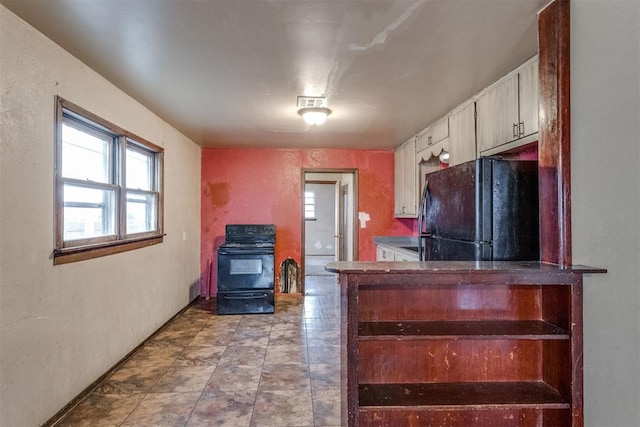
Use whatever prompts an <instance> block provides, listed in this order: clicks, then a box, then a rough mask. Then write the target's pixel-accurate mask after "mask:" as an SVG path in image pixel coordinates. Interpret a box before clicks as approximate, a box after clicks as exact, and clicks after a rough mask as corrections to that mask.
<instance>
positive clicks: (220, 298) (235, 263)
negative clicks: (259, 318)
mask: <svg viewBox="0 0 640 427" xmlns="http://www.w3.org/2000/svg"><path fill="white" fill-rule="evenodd" d="M274 258H275V257H274V254H273V249H264V248H252V247H240V248H239V247H235V248H224V247H221V248H219V249H218V294H217V307H218V314H245V313H273V312H274V308H275V304H274V282H275V259H274Z"/></svg>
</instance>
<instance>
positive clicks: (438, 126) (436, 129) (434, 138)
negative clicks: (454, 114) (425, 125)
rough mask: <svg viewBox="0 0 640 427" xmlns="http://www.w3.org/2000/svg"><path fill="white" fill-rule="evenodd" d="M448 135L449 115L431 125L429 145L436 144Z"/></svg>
mask: <svg viewBox="0 0 640 427" xmlns="http://www.w3.org/2000/svg"><path fill="white" fill-rule="evenodd" d="M448 137H449V117H444V118H442V119H440V120H438V121H437V122H435V123H434V124H433V126H431V138H430V139H429V145H432V144H437V143H438V142H440V141H442V140H443V139H445V138H448Z"/></svg>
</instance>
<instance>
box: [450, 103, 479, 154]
mask: <svg viewBox="0 0 640 427" xmlns="http://www.w3.org/2000/svg"><path fill="white" fill-rule="evenodd" d="M475 114H476V108H475V103H474V102H473V101H468V102H466V103H464V104H462V106H461V107H460V108H457V109H456V110H454V111H453V112H452V113H451V116H449V166H453V165H458V164H460V163H464V162H469V161H471V160H475V158H476V118H475Z"/></svg>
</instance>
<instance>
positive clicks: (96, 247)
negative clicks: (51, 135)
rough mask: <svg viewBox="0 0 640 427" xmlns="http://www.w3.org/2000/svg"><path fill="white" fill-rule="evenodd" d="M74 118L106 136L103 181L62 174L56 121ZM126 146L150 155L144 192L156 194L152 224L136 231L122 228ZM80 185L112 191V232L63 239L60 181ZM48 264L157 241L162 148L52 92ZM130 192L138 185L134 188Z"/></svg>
mask: <svg viewBox="0 0 640 427" xmlns="http://www.w3.org/2000/svg"><path fill="white" fill-rule="evenodd" d="M68 122H71V123H72V124H77V125H78V126H79V127H81V128H86V130H85V129H79V130H81V131H83V132H85V131H86V132H87V133H90V134H91V133H93V132H96V133H98V134H100V135H105V134H106V135H109V136H110V137H111V138H112V142H111V144H113V145H112V146H111V147H110V150H109V156H111V159H110V162H111V167H110V171H109V174H110V175H111V176H110V179H109V183H97V182H94V181H85V180H81V179H76V178H65V177H63V176H62V145H63V140H62V127H63V124H64V123H68ZM127 147H133V149H134V150H143V151H144V152H145V153H149V154H151V155H152V159H153V169H154V170H153V172H152V174H153V176H152V179H153V183H152V187H153V188H152V189H151V190H145V191H143V193H144V194H153V195H154V196H155V197H156V221H157V223H156V229H155V230H151V231H146V232H140V233H128V231H127V190H128V188H127V187H126V157H127ZM65 184H70V185H76V186H80V187H86V188H98V189H110V190H112V191H114V204H115V212H114V224H113V226H114V234H109V235H106V236H98V237H89V238H84V239H75V240H67V241H65V240H64V208H65V203H64V185H65ZM54 186H55V191H54V228H55V249H54V251H53V263H54V265H58V264H66V263H69V262H76V261H82V260H86V259H92V258H97V257H101V256H106V255H111V254H115V253H121V252H125V251H129V250H134V249H139V248H142V247H146V246H151V245H155V244H159V243H162V241H163V237H164V203H163V202H164V149H163V148H162V147H160V146H158V145H156V144H153V143H151V142H149V141H147V140H145V139H143V138H141V137H139V136H137V135H135V134H133V133H131V132H129V131H127V130H125V129H123V128H121V127H119V126H116V125H114V124H113V123H110V122H108V121H106V120H104V119H102V118H100V117H98V116H97V115H95V114H93V113H91V112H89V111H87V110H85V109H84V108H82V107H79V106H78V105H75V104H73V103H71V102H69V101H67V100H65V99H63V98H61V97H59V96H56V108H55V141H54ZM134 191H136V193H138V190H137V189H135V190H134Z"/></svg>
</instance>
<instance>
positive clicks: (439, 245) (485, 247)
mask: <svg viewBox="0 0 640 427" xmlns="http://www.w3.org/2000/svg"><path fill="white" fill-rule="evenodd" d="M424 243H425V258H424V260H425V261H490V260H491V257H492V253H491V252H492V251H491V244H489V243H481V242H466V241H462V240H450V239H442V238H438V237H427V238H425V241H424Z"/></svg>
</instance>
